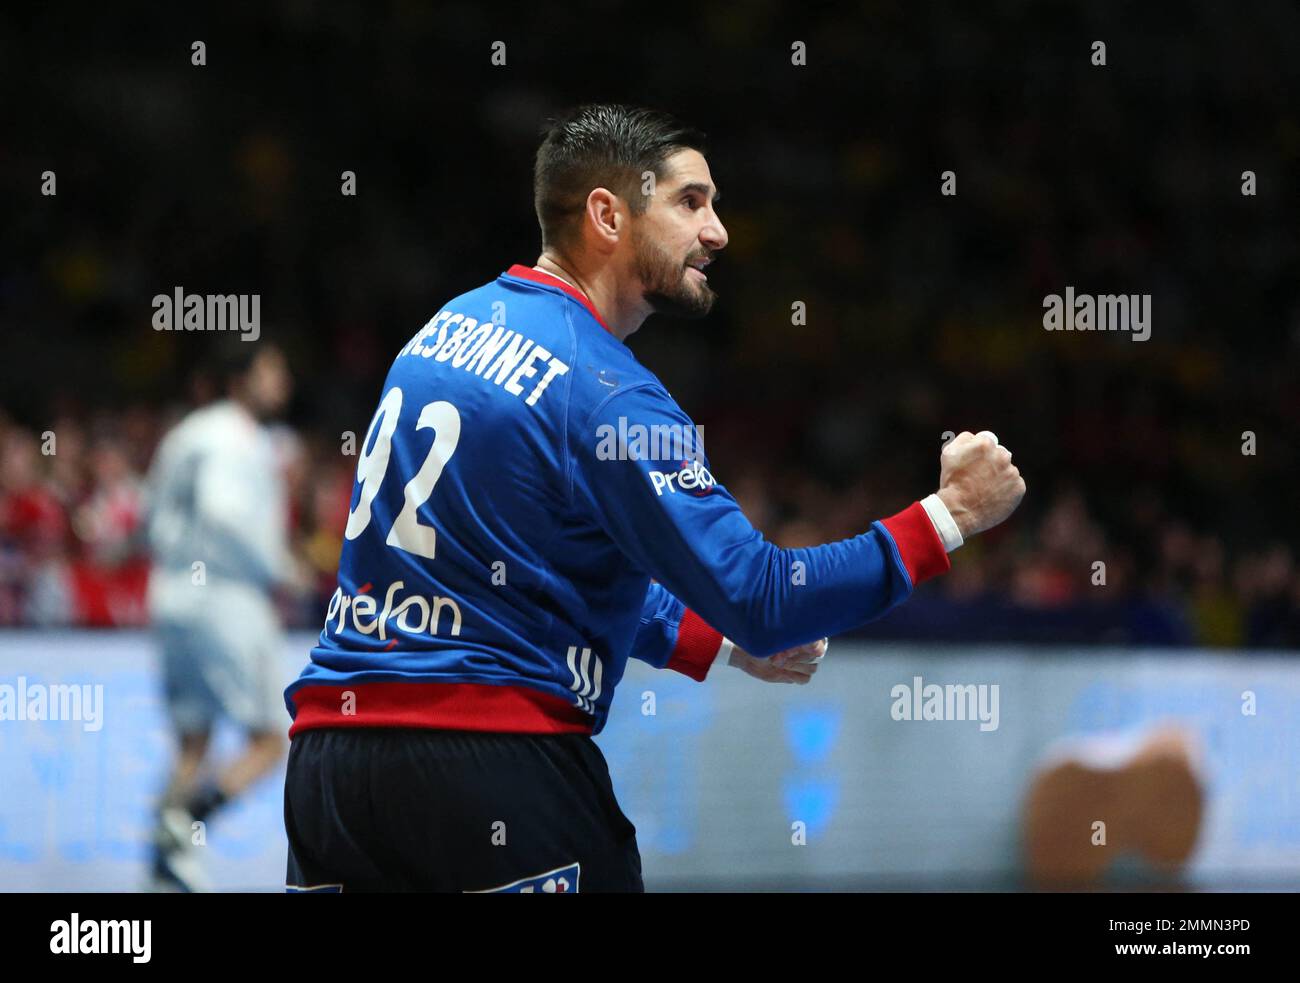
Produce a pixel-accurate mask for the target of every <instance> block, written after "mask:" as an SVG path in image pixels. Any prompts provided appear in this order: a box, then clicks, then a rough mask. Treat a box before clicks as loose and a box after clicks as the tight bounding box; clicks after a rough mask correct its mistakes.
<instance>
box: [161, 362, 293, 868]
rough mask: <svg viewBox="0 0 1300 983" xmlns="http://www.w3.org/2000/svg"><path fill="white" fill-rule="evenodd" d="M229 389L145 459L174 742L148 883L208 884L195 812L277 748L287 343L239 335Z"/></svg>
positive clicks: (254, 775) (227, 368)
mask: <svg viewBox="0 0 1300 983" xmlns="http://www.w3.org/2000/svg"><path fill="white" fill-rule="evenodd" d="M220 375H221V383H222V385H223V387H224V398H222V399H218V400H217V401H216V402H213V403H211V404H208V405H206V406H203V407H201V408H200V409H197V410H194V411H193V412H192V413H190V414H189V415H188V416H186V417H185V418H184V419H183V420H182V421H181V422H180V423H179V424H177V426H176V427H175V428H174V429H172V430H171V431H170V432H169V433H168V434H167V435H166V436H165V437H164V438H163V441H162V443H161V444H160V445H159V448H158V453H157V455H156V457H155V459H154V463H153V466H152V468H151V472H150V481H149V485H150V506H149V518H148V537H149V543H150V547H151V549H152V552H153V559H154V566H153V570H152V574H151V576H150V582H149V611H150V619H151V621H152V623H153V626H154V630H155V632H156V635H157V638H158V642H159V645H160V648H161V654H162V675H163V684H164V690H165V696H166V702H167V709H168V714H169V716H170V719H171V724H172V728H173V730H174V731H175V733H176V736H177V741H178V744H179V752H178V755H177V758H176V760H175V762H174V764H173V767H172V770H171V774H170V777H169V781H168V784H167V787H166V790H165V791H164V793H163V795H162V798H161V800H160V802H159V804H158V809H157V826H156V829H155V832H154V843H153V870H152V877H153V886H154V887H155V888H157V889H160V890H180V891H194V890H203V889H205V888H206V887H207V886H208V882H207V879H206V876H205V874H204V871H203V868H202V865H201V864H200V863H199V861H198V851H197V850H196V849H195V841H196V840H197V839H198V838H197V837H195V836H194V832H195V830H196V829H197V827H196V826H195V825H194V824H195V823H196V822H206V821H207V820H208V819H209V818H210V817H211V816H212V815H213V813H214V812H216V810H217V809H219V808H221V807H222V806H223V805H225V804H226V803H228V802H230V801H231V800H233V799H235V798H236V797H237V796H239V795H240V794H241V793H242V792H244V791H245V790H246V789H247V788H248V787H249V786H250V785H252V784H253V783H254V782H255V781H257V780H258V779H259V778H261V777H263V776H264V775H266V774H267V773H268V772H270V771H271V770H272V769H274V768H275V766H276V765H277V764H278V763H279V761H280V760H281V757H282V756H283V754H284V751H285V743H286V741H285V738H284V733H285V728H286V725H287V723H288V716H287V714H286V712H285V708H284V703H283V698H282V695H281V694H282V692H283V689H284V685H285V680H284V679H283V678H281V668H280V665H281V663H280V660H281V652H282V648H283V645H282V635H281V626H280V619H279V617H278V615H277V613H276V609H275V604H274V601H273V597H272V591H273V589H274V588H275V587H276V586H277V585H281V584H288V583H291V582H292V581H293V573H292V571H293V564H292V560H291V555H290V552H289V549H288V536H287V521H288V503H287V496H286V491H285V485H284V481H283V478H282V475H281V473H280V467H279V463H278V461H277V457H276V453H275V446H274V443H273V438H272V435H271V433H270V431H269V430H268V429H267V427H266V426H265V422H266V421H267V420H268V419H269V418H271V417H273V416H274V415H275V414H277V413H278V412H280V411H281V410H282V409H283V408H284V406H285V404H286V403H287V401H288V399H289V394H290V387H291V379H290V375H289V370H288V365H287V362H286V360H285V358H284V355H283V354H282V353H281V352H280V351H279V350H278V349H276V348H274V347H272V346H270V345H267V344H264V343H256V342H255V343H248V342H243V341H232V343H231V345H230V346H229V347H228V348H227V349H226V350H225V351H223V352H222V358H221V359H220ZM221 718H224V719H226V720H228V721H230V722H232V723H234V724H235V725H236V726H238V727H239V728H241V729H242V731H243V732H244V734H245V735H246V738H247V742H246V744H245V746H244V748H243V750H242V752H241V753H240V754H239V755H238V756H237V757H236V758H235V759H234V760H232V761H229V762H227V763H225V764H224V765H223V766H221V767H219V768H216V767H214V768H211V769H209V768H206V767H205V766H206V765H207V764H208V751H209V745H210V743H211V739H212V732H213V727H214V725H215V724H216V722H217V720H218V719H221Z"/></svg>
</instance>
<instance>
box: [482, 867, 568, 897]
mask: <svg viewBox="0 0 1300 983" xmlns="http://www.w3.org/2000/svg"><path fill="white" fill-rule="evenodd" d="M581 871H582V865H581V864H570V865H569V866H567V867H556V868H555V869H554V870H548V871H547V872H546V873H544V874H535V875H534V876H532V877H525V878H522V879H521V880H517V881H511V882H510V883H509V884H502V885H501V886H500V887H489V888H487V889H485V890H482V891H466V892H465V893H466V894H576V893H577V890H578V875H579V873H581Z"/></svg>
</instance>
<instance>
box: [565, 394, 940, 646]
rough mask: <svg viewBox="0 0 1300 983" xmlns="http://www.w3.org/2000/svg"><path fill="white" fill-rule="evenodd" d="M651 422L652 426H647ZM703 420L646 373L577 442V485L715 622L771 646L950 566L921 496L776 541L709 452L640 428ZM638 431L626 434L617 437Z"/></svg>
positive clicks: (894, 596) (577, 497) (605, 523)
mask: <svg viewBox="0 0 1300 983" xmlns="http://www.w3.org/2000/svg"><path fill="white" fill-rule="evenodd" d="M638 428H644V429H638ZM651 428H658V429H657V432H658V433H661V434H666V433H669V432H676V433H685V432H686V430H685V429H684V428H687V429H689V430H690V431H691V432H694V424H692V423H691V421H690V419H689V418H688V417H687V416H686V415H685V414H684V413H683V412H682V411H681V409H680V408H679V407H678V406H677V404H676V403H675V402H674V401H673V399H672V397H670V396H669V395H668V394H667V392H665V391H664V390H663V389H662V388H661V387H659V386H658V385H655V384H653V383H644V384H641V385H638V386H634V387H631V388H628V389H624V390H621V391H619V392H617V393H613V394H611V395H610V396H609V397H607V398H606V399H605V400H603V401H602V402H601V403H600V404H599V405H598V406H597V407H596V409H595V410H594V411H593V413H592V414H591V416H590V417H589V419H588V420H587V421H586V422H585V424H584V425H583V429H582V432H580V433H578V434H576V435H575V439H574V440H573V441H572V443H571V453H572V464H571V467H572V495H573V500H574V503H575V505H579V506H581V507H584V508H585V509H586V510H588V511H589V512H590V514H591V515H592V516H593V518H594V521H596V522H597V523H598V524H599V525H600V526H601V527H602V528H603V529H604V530H605V532H606V533H607V534H608V535H609V536H610V537H611V538H612V539H613V541H614V542H615V543H616V544H617V545H618V546H619V548H620V549H621V550H622V551H623V552H624V553H625V554H626V555H627V556H628V557H629V558H630V559H631V560H632V561H633V562H635V563H636V564H637V565H638V566H640V567H641V569H642V570H643V571H645V572H646V573H647V574H649V575H650V576H651V577H653V578H654V579H655V580H657V581H659V582H660V583H661V584H662V585H663V587H664V588H665V590H666V591H668V592H669V593H670V594H671V595H673V596H674V597H675V598H678V599H680V600H681V602H683V603H684V604H685V605H687V606H688V607H689V608H690V609H691V610H692V611H694V612H695V613H697V614H698V615H699V617H700V618H702V619H703V620H704V621H705V622H707V623H708V624H709V625H711V626H713V628H715V629H717V630H718V631H719V632H721V633H722V634H723V635H725V636H726V637H727V638H730V639H731V640H732V641H734V642H735V643H736V644H737V645H739V646H740V647H741V648H743V649H745V650H746V651H748V652H749V653H751V654H752V655H757V656H767V655H771V654H773V653H775V652H780V651H782V650H784V649H787V648H790V647H792V646H795V645H801V644H804V643H806V642H810V641H813V640H815V639H819V638H822V637H823V636H834V635H837V634H840V633H841V632H844V631H847V630H849V629H851V628H856V627H858V626H859V625H862V624H864V623H866V622H868V621H870V620H872V619H874V618H877V617H879V616H880V615H882V614H884V613H885V612H886V611H888V610H889V609H890V608H891V607H893V606H894V605H896V604H898V603H900V602H901V601H903V600H905V599H906V598H907V597H908V596H909V595H910V594H911V592H912V590H913V587H914V586H915V584H916V583H919V582H920V581H921V580H924V579H926V578H928V577H930V576H934V575H935V574H936V573H941V572H943V571H945V570H947V569H948V556H947V553H946V551H945V550H944V548H943V544H942V543H941V542H940V540H939V537H938V534H937V533H936V532H935V530H934V527H933V526H932V525H931V523H930V520H929V518H928V517H927V516H926V514H925V510H924V509H923V508H922V506H921V505H920V503H919V502H917V503H913V504H912V505H911V506H910V507H909V508H908V509H905V510H904V511H903V512H900V513H898V514H897V515H895V516H892V517H890V518H889V519H886V520H884V521H882V522H874V523H872V525H871V528H870V529H869V530H868V531H867V532H864V533H862V534H861V535H859V536H855V537H853V538H851V539H845V540H841V541H840V542H837V543H830V544H826V545H822V546H814V547H807V548H799V549H782V548H779V547H777V546H775V545H773V544H772V543H769V542H767V541H766V540H765V539H764V538H763V536H762V534H761V533H760V532H759V531H758V530H756V529H755V528H754V527H753V526H752V525H751V524H750V522H749V520H748V519H747V518H745V515H744V513H743V512H742V511H741V509H740V506H739V505H738V504H737V503H736V500H735V499H734V498H733V497H732V496H731V494H730V493H729V492H728V491H727V490H726V489H725V488H724V487H723V486H722V485H720V484H717V483H716V481H715V479H714V477H713V475H712V473H711V472H710V471H709V468H708V460H707V458H706V457H704V456H703V455H702V454H701V455H700V456H699V459H698V460H696V461H683V460H677V459H669V458H667V457H666V456H665V455H664V454H663V453H662V452H663V451H664V450H665V448H664V447H663V446H662V444H663V443H670V442H669V441H666V440H665V441H662V442H660V443H661V446H660V447H659V448H658V449H659V451H660V452H661V453H659V454H658V455H657V457H656V456H653V454H648V453H646V451H647V449H648V450H649V451H651V452H653V451H654V450H655V447H654V443H655V442H653V441H652V442H650V443H649V444H648V445H647V444H646V442H644V441H643V442H640V443H638V442H637V441H636V439H635V437H636V435H637V434H639V433H647V432H648V433H655V432H656V431H655V430H652V429H651ZM611 433H615V434H619V435H623V434H627V435H629V438H630V439H629V440H627V442H625V443H618V442H616V441H611V440H609V439H608V437H609V435H610V434H611Z"/></svg>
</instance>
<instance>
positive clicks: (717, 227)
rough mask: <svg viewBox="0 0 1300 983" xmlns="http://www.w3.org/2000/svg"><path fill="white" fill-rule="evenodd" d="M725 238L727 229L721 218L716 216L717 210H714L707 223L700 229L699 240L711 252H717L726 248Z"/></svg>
mask: <svg viewBox="0 0 1300 983" xmlns="http://www.w3.org/2000/svg"><path fill="white" fill-rule="evenodd" d="M727 239H728V237H727V229H726V227H725V226H724V225H723V224H722V219H720V218H718V215H717V212H714V213H713V217H712V219H711V220H710V221H709V223H708V224H707V225H705V226H704V228H703V229H701V230H700V242H701V243H702V244H703V245H705V246H707V247H708V248H709V249H710V250H711V251H712V252H717V251H718V250H719V249H725V248H727Z"/></svg>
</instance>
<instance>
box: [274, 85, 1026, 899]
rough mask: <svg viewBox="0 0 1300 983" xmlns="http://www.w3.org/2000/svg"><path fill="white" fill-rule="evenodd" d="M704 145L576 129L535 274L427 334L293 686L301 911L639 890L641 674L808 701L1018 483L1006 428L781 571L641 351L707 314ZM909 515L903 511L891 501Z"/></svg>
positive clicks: (961, 444) (372, 444)
mask: <svg viewBox="0 0 1300 983" xmlns="http://www.w3.org/2000/svg"><path fill="white" fill-rule="evenodd" d="M704 150H705V146H704V140H703V137H702V135H701V134H700V133H699V132H698V131H695V130H693V129H690V128H688V127H686V126H684V125H682V124H681V123H679V122H677V121H676V120H674V119H673V118H672V117H670V116H667V115H666V114H663V113H659V112H656V111H652V110H647V109H640V108H634V107H627V106H618V105H594V106H583V107H580V108H578V109H576V110H574V111H572V112H571V113H569V114H568V115H567V116H565V117H564V118H562V119H560V120H558V121H555V122H554V123H553V125H552V126H551V127H550V128H549V130H548V131H547V133H546V135H545V137H544V139H543V141H542V144H541V146H540V148H539V150H538V152H537V158H536V162H535V166H534V203H535V207H536V211H537V217H538V221H539V223H540V225H541V232H542V252H541V255H540V256H539V257H538V258H537V260H536V262H535V263H515V264H512V265H509V266H508V268H507V269H506V270H505V271H504V272H502V273H501V274H500V275H499V276H497V277H496V278H495V279H493V280H491V281H489V282H488V283H485V284H483V285H482V286H479V287H476V288H475V289H472V290H470V291H468V292H467V293H463V294H460V295H459V296H457V297H454V298H452V299H450V300H449V301H447V302H446V303H445V304H444V305H443V306H442V307H441V308H440V309H438V310H437V311H434V312H432V316H431V317H430V318H429V320H428V321H427V322H426V323H425V324H424V325H423V326H421V327H420V328H419V330H417V331H416V332H415V334H414V335H413V336H412V337H411V338H410V340H409V341H408V342H407V343H406V344H405V345H404V346H403V347H402V349H401V350H400V351H399V352H398V353H397V355H396V357H395V359H394V361H393V364H392V367H391V369H390V370H389V372H388V376H387V378H386V379H385V381H384V385H383V389H382V391H381V392H380V393H379V403H378V408H377V409H376V411H375V414H374V416H373V418H372V419H371V421H370V424H369V427H368V429H367V432H366V436H365V440H364V441H363V443H362V445H361V449H360V452H359V454H358V462H357V477H356V483H355V485H354V488H353V492H352V502H351V510H350V513H349V516H348V523H347V529H346V532H345V536H344V546H343V552H342V556H341V558H340V562H339V581H338V588H337V590H336V591H335V592H334V595H333V597H332V598H331V599H330V602H329V604H328V607H327V609H326V611H325V618H324V626H323V630H322V631H321V635H320V640H319V642H318V644H317V645H316V646H315V648H313V649H312V652H311V661H310V662H309V663H308V665H307V667H306V668H305V669H304V670H303V672H302V674H301V676H300V677H299V678H298V679H297V680H296V681H295V682H294V683H293V684H292V685H291V686H290V687H289V688H288V689H287V690H286V692H285V702H286V705H287V707H288V710H289V713H290V714H291V716H292V717H293V721H294V722H293V726H292V727H291V728H290V731H289V735H290V738H291V744H290V752H289V766H288V773H287V777H286V785H285V806H284V808H285V826H286V831H287V833H288V838H289V858H288V868H287V887H288V889H289V890H291V891H374V890H391V891H402V890H423V891H520V892H529V891H541V892H552V891H553V892H561V893H562V892H570V891H639V890H642V889H643V883H642V877H641V860H640V855H639V853H638V850H637V845H636V830H635V828H634V827H633V825H632V823H631V822H629V821H628V819H627V817H626V816H624V814H623V812H622V810H621V809H620V808H619V805H618V802H617V800H616V798H615V796H614V791H613V788H612V786H611V784H610V778H609V771H608V768H607V766H606V763H605V760H604V758H603V756H602V755H601V753H600V751H599V749H598V748H597V746H596V744H595V742H594V741H593V740H592V735H594V734H597V733H599V732H600V730H601V728H602V727H603V726H604V724H605V719H606V715H607V714H608V712H609V707H610V703H611V700H612V698H613V695H614V692H615V689H616V688H617V686H618V683H619V680H620V679H621V678H622V676H623V672H624V668H625V666H626V664H627V660H628V659H629V658H634V659H640V660H642V661H644V662H647V663H649V664H651V665H653V666H656V667H658V668H666V669H672V670H676V671H678V672H682V673H684V674H686V675H688V676H690V677H692V678H693V679H696V680H703V679H704V678H705V676H706V675H707V673H708V672H709V671H710V668H711V667H712V666H713V665H716V664H718V663H724V664H730V665H735V666H739V667H740V668H742V669H745V670H746V671H748V672H749V673H751V674H752V675H755V676H757V677H758V678H760V679H763V680H768V681H774V682H807V681H808V679H810V678H811V676H812V674H813V672H815V671H816V668H817V665H818V662H819V661H820V659H821V658H822V656H823V654H824V653H825V648H826V644H827V643H826V640H827V638H828V637H829V636H834V635H836V634H839V633H841V632H844V631H847V630H849V629H852V628H855V627H857V626H859V625H861V624H863V623H865V622H867V621H870V620H872V619H873V618H876V617H878V616H880V615H882V614H884V613H885V612H886V611H888V610H889V609H890V608H892V607H893V606H895V605H897V604H899V603H901V602H903V601H904V600H906V598H907V597H908V596H909V595H910V594H911V592H912V590H913V589H914V588H915V587H916V585H917V584H919V583H920V582H921V581H923V580H925V579H926V578H928V577H932V576H935V575H937V574H939V573H942V572H944V571H946V570H947V569H948V567H949V561H948V552H949V551H951V550H953V549H955V548H957V547H958V546H960V545H961V543H962V542H963V540H964V538H966V537H969V536H971V535H974V534H975V533H977V532H980V531H981V530H984V529H987V528H989V527H991V526H993V525H996V524H997V523H999V522H1001V521H1002V520H1003V519H1005V518H1006V517H1007V516H1008V515H1010V514H1011V512H1012V511H1013V510H1014V509H1015V507H1016V506H1017V505H1018V504H1019V502H1020V499H1021V497H1022V496H1023V494H1024V482H1023V481H1022V480H1021V478H1020V475H1019V472H1018V471H1017V470H1016V468H1015V467H1014V466H1013V465H1012V464H1011V455H1010V453H1009V452H1008V451H1007V450H1006V449H1005V448H1003V447H1001V446H999V445H998V442H997V438H996V437H995V436H994V435H993V434H991V433H989V432H988V431H982V432H980V433H979V434H972V433H970V432H963V433H962V434H960V435H958V436H957V437H956V438H955V439H953V440H951V441H949V443H948V444H947V445H946V446H945V448H944V449H943V452H942V454H941V457H940V476H939V487H938V490H937V491H936V492H935V493H933V494H928V495H925V496H924V497H922V498H921V499H920V500H919V501H916V502H913V503H912V504H911V505H909V506H907V507H906V508H903V509H902V510H901V511H899V512H898V513H897V514H895V515H893V516H890V517H887V518H884V519H882V520H880V521H878V522H874V523H872V524H871V526H870V527H869V528H868V529H866V530H864V531H863V532H862V533H861V534H860V535H858V536H855V537H853V538H851V539H846V540H842V541H840V542H836V543H829V544H826V545H822V546H816V547H809V548H799V549H782V548H779V547H777V546H775V545H773V544H772V543H769V542H767V541H766V540H765V539H764V538H763V536H762V535H761V534H760V533H759V532H758V531H757V530H756V529H754V527H753V526H752V525H751V524H750V522H749V521H748V520H747V519H746V518H745V515H744V513H743V512H742V511H741V509H740V507H739V506H738V505H737V504H736V500H735V499H734V498H733V497H732V496H731V494H730V493H728V491H727V490H726V487H725V485H724V483H723V481H722V476H719V475H715V474H714V472H713V471H712V469H711V468H710V466H709V461H708V458H707V456H706V454H705V453H704V448H703V447H702V444H701V441H700V440H699V437H698V430H697V429H696V428H695V426H694V424H693V423H692V422H691V419H690V417H689V416H688V415H687V414H686V413H685V412H684V411H683V410H682V408H681V407H679V406H678V405H677V403H676V402H675V401H674V400H673V398H672V396H671V395H670V394H669V393H668V391H667V390H666V389H665V388H664V386H663V385H662V384H661V383H660V382H659V380H658V378H656V376H655V375H654V373H652V372H651V371H649V370H648V369H647V368H645V367H644V366H643V365H641V363H640V362H638V361H637V358H636V356H635V354H634V353H633V352H632V350H631V349H630V348H629V347H628V346H627V339H628V337H629V336H630V335H632V334H633V333H634V332H635V331H636V330H637V329H638V328H639V327H640V326H641V324H642V322H643V321H644V320H645V319H646V318H647V317H648V316H649V315H650V314H653V313H664V314H670V315H673V316H677V317H688V318H699V317H703V316H704V315H706V314H708V312H709V310H710V309H711V307H712V306H713V302H714V300H715V294H714V293H713V291H712V290H711V289H710V287H709V283H708V266H709V264H710V263H711V262H712V261H713V260H714V259H715V258H716V257H717V255H718V254H719V253H721V252H722V250H723V249H724V248H725V247H726V245H727V231H726V229H725V227H724V226H723V223H722V220H721V218H720V217H719V215H718V213H717V211H716V205H717V200H718V194H717V188H716V187H715V185H714V183H713V179H712V175H711V174H710V171H709V166H708V163H707V161H706V159H705V156H704ZM900 504H902V503H900Z"/></svg>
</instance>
